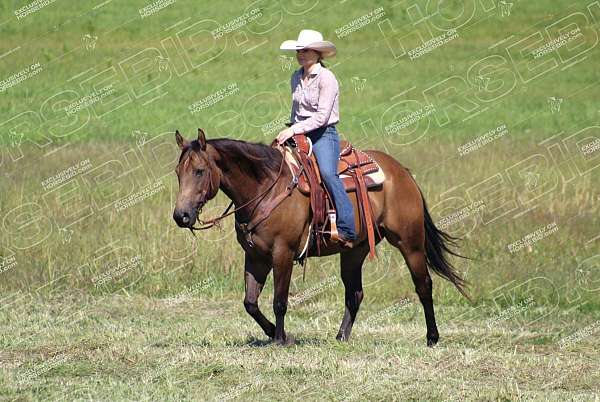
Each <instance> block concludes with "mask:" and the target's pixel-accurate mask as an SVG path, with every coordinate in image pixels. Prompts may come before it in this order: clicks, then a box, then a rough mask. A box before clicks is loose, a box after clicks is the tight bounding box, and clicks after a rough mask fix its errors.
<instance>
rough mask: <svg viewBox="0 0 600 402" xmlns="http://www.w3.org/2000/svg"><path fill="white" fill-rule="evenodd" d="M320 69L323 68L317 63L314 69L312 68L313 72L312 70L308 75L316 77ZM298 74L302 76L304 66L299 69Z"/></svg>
mask: <svg viewBox="0 0 600 402" xmlns="http://www.w3.org/2000/svg"><path fill="white" fill-rule="evenodd" d="M322 68H323V66H322V65H321V63H318V62H317V65H316V67H314V70H313V72H312V73H310V74H309V75H314V76H317V75H319V73H320V72H321V69H322ZM300 72H301V73H302V74H304V66H302V67H300Z"/></svg>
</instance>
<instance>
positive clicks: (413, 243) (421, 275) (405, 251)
mask: <svg viewBox="0 0 600 402" xmlns="http://www.w3.org/2000/svg"><path fill="white" fill-rule="evenodd" d="M404 228H405V230H404V231H403V233H406V236H404V237H401V236H399V235H398V234H397V233H394V232H393V231H390V230H389V228H388V230H386V234H385V237H386V239H387V240H388V241H389V242H390V243H391V244H392V245H393V246H394V247H396V248H398V249H399V250H400V252H401V253H402V255H403V256H404V260H405V261H406V265H407V266H408V269H409V270H410V275H411V277H412V280H413V283H414V284H415V290H416V292H417V295H418V296H419V300H420V301H421V304H422V305H423V310H424V312H425V323H426V324H427V346H433V345H435V344H436V343H437V342H438V339H439V337H440V336H439V333H438V330H437V325H436V323H435V312H434V310H433V298H432V295H431V291H432V286H431V276H429V271H428V269H427V260H426V258H425V240H424V239H425V228H424V226H422V225H419V224H417V223H413V224H409V225H408V226H405V227H404ZM401 238H402V241H401Z"/></svg>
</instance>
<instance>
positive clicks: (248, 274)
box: [244, 253, 275, 338]
mask: <svg viewBox="0 0 600 402" xmlns="http://www.w3.org/2000/svg"><path fill="white" fill-rule="evenodd" d="M270 271H271V266H270V265H269V264H268V263H265V262H263V261H260V260H256V259H253V258H252V257H250V256H249V255H248V253H246V259H245V262H244V279H245V282H246V295H245V297H244V307H245V308H246V311H247V312H248V314H250V315H251V316H252V318H254V320H255V321H256V322H257V323H258V325H260V327H261V328H262V329H263V331H265V334H266V335H267V336H268V337H270V338H273V337H274V336H275V325H273V323H272V322H271V321H269V320H268V319H267V317H265V316H264V315H263V313H262V312H261V311H260V309H259V308H258V297H259V296H260V292H261V291H262V289H263V286H264V285H265V281H266V280H267V275H269V272H270Z"/></svg>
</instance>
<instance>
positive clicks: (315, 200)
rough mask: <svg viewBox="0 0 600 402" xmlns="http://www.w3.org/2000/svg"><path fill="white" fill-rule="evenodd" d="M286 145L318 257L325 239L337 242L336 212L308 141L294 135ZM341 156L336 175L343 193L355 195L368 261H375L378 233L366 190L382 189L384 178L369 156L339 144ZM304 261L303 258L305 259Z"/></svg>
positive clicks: (287, 160)
mask: <svg viewBox="0 0 600 402" xmlns="http://www.w3.org/2000/svg"><path fill="white" fill-rule="evenodd" d="M286 143H290V145H291V146H290V151H291V152H286V153H285V154H286V162H287V163H288V166H289V167H290V169H291V171H292V174H293V176H294V181H297V183H298V184H297V186H298V190H299V191H300V192H301V193H303V194H306V195H309V196H310V207H311V212H312V218H311V226H310V227H311V230H310V233H309V240H310V239H311V237H312V238H313V239H314V241H315V242H316V248H317V255H321V246H322V245H324V244H325V245H326V244H327V239H326V236H327V235H328V236H329V239H330V240H331V241H337V240H338V239H339V235H338V231H337V226H336V211H335V206H334V203H333V202H332V198H331V195H330V194H329V192H328V191H327V188H326V187H325V185H324V183H323V182H322V181H321V175H320V173H319V168H318V164H317V160H316V158H315V156H314V154H313V153H312V144H311V142H310V139H309V138H307V137H306V136H305V135H304V134H295V135H294V136H293V137H292V138H291V139H290V140H288V141H287V142H286ZM340 149H341V151H340V155H339V161H338V174H339V176H340V179H341V180H342V183H343V184H344V188H345V190H346V192H355V193H356V200H357V204H358V210H359V215H360V224H361V228H360V230H359V228H357V233H360V232H361V231H362V229H363V228H365V226H366V229H367V238H368V241H369V258H370V259H373V258H374V257H375V233H374V231H375V230H376V231H377V234H378V236H379V237H381V234H380V233H379V229H378V228H377V226H376V225H375V224H374V223H375V217H374V214H373V210H372V208H371V202H370V200H369V196H368V190H369V189H375V188H378V187H381V186H382V185H383V181H384V179H385V176H384V174H383V171H382V169H381V168H380V167H379V165H378V164H377V162H375V161H374V160H373V159H372V158H371V157H370V156H369V155H368V154H366V153H365V152H362V151H360V150H358V149H356V148H354V147H353V146H352V144H350V143H349V142H348V141H345V140H342V141H340ZM304 257H305V256H304Z"/></svg>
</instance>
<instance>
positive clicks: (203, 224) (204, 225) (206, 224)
mask: <svg viewBox="0 0 600 402" xmlns="http://www.w3.org/2000/svg"><path fill="white" fill-rule="evenodd" d="M286 152H288V149H287V147H285V146H284V147H283V153H282V155H281V165H280V166H279V172H278V173H277V177H276V178H275V179H274V180H273V182H272V183H271V184H270V185H269V186H268V187H267V188H266V189H265V190H264V191H263V192H261V193H260V194H258V195H257V196H256V197H254V198H252V199H251V200H249V201H246V202H245V203H243V204H242V205H240V206H239V207H237V208H235V209H234V210H233V211H231V212H228V211H229V210H230V209H231V207H232V206H233V204H234V203H233V201H231V203H229V206H228V207H227V208H226V209H225V211H223V213H222V214H221V215H220V216H218V217H216V218H213V219H209V220H206V221H203V220H200V219H199V218H198V222H199V223H200V226H199V227H194V226H192V227H191V228H190V230H191V232H192V234H194V230H206V229H210V228H212V227H213V226H217V227H218V228H221V225H220V224H221V221H222V220H223V219H225V218H226V217H228V216H229V215H231V214H234V213H236V212H237V211H239V210H241V209H243V208H245V207H247V206H248V205H250V204H252V203H253V202H254V201H256V200H258V199H259V198H261V197H263V198H264V197H265V196H266V195H267V193H268V192H269V191H271V189H272V188H273V187H274V186H275V184H276V183H277V182H278V181H279V179H280V178H281V174H282V173H283V166H284V165H285V164H286V161H285V155H286ZM297 185H298V177H296V176H293V177H292V182H291V183H290V184H289V185H288V186H287V189H286V191H284V192H282V193H281V194H279V200H278V201H277V202H276V203H275V205H273V209H274V208H275V207H276V206H277V205H279V203H280V202H281V201H283V200H284V199H285V198H287V196H289V195H290V194H291V193H292V191H293V189H294V188H295V187H296V186H297ZM261 201H262V199H261ZM259 204H260V203H259ZM259 204H257V205H256V206H255V207H254V209H253V210H252V212H251V213H250V218H249V221H251V220H252V216H253V215H254V212H255V211H256V208H257V207H258V205H259ZM270 212H271V211H268V213H267V214H264V213H263V217H262V219H261V220H259V221H257V222H256V223H255V224H254V225H252V228H254V227H256V226H258V224H259V223H261V222H262V221H263V220H265V219H266V218H267V217H268V214H269V213H270ZM248 224H249V222H248V223H246V224H243V225H244V228H246V227H247V225H248Z"/></svg>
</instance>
